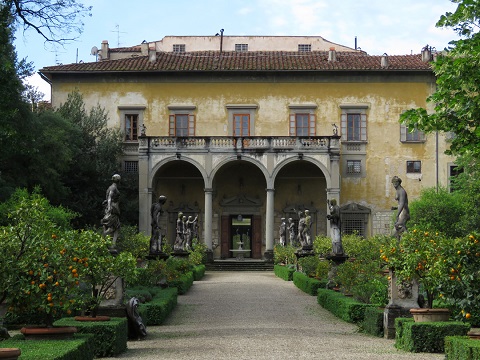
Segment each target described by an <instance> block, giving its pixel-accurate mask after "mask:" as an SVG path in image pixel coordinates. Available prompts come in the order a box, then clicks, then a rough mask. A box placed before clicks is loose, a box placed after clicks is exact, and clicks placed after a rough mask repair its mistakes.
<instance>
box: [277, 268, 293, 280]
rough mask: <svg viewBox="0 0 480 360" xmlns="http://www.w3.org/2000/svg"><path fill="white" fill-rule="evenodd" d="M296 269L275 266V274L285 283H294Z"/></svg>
mask: <svg viewBox="0 0 480 360" xmlns="http://www.w3.org/2000/svg"><path fill="white" fill-rule="evenodd" d="M295 271H296V270H295V267H294V266H292V265H288V266H285V265H274V266H273V272H274V273H275V275H276V276H278V277H279V278H280V279H283V280H285V281H292V280H293V273H294V272H295Z"/></svg>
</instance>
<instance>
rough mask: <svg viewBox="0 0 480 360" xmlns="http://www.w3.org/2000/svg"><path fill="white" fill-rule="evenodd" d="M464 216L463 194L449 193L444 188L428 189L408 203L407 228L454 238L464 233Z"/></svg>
mask: <svg viewBox="0 0 480 360" xmlns="http://www.w3.org/2000/svg"><path fill="white" fill-rule="evenodd" d="M465 215H466V207H465V198H464V196H463V194H461V193H459V192H453V193H450V192H449V191H448V190H447V189H445V188H439V189H435V188H428V189H424V190H422V192H421V194H420V197H419V198H417V199H415V200H413V201H412V202H411V203H410V216H411V219H410V223H409V226H410V227H416V228H417V229H424V230H425V231H435V232H437V231H438V232H441V233H443V234H445V235H446V236H447V237H456V236H461V234H463V233H464V229H463V226H462V225H463V224H462V223H463V221H462V219H463V218H464V216H465Z"/></svg>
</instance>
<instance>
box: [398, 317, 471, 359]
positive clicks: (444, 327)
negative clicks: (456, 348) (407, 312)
mask: <svg viewBox="0 0 480 360" xmlns="http://www.w3.org/2000/svg"><path fill="white" fill-rule="evenodd" d="M395 329H396V336H395V347H396V348H398V349H402V350H405V351H410V352H429V353H443V352H444V349H445V337H447V336H465V335H466V334H467V333H468V331H469V330H470V325H468V324H464V323H462V322H457V321H446V322H414V321H413V319H411V318H397V319H395Z"/></svg>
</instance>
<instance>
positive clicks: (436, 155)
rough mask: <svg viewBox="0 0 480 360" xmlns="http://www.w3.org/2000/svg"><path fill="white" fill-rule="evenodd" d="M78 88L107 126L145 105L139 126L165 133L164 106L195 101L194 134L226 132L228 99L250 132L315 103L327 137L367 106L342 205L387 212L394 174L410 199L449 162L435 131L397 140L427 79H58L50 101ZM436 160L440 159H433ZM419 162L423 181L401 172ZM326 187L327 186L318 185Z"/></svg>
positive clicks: (273, 126) (277, 127) (443, 176)
mask: <svg viewBox="0 0 480 360" xmlns="http://www.w3.org/2000/svg"><path fill="white" fill-rule="evenodd" d="M74 88H78V89H79V90H80V91H81V92H82V94H83V95H84V100H85V102H86V104H87V108H89V107H91V106H95V105H96V104H97V103H99V104H100V105H101V106H102V107H105V108H106V110H107V111H108V113H109V115H110V120H109V126H111V127H118V126H120V125H119V124H120V118H119V110H118V107H119V106H145V111H144V124H145V125H146V127H147V135H149V136H166V135H168V115H169V110H168V106H169V105H195V106H196V110H195V111H194V113H195V115H196V135H197V136H226V135H229V134H228V133H227V129H228V110H227V108H226V105H227V104H255V105H257V109H256V112H255V136H270V135H271V136H288V121H289V116H288V115H289V113H290V109H289V105H294V104H297V105H298V104H307V103H308V104H316V105H317V108H316V110H315V114H316V117H317V123H316V131H317V135H318V136H321V135H332V123H336V124H337V125H339V126H340V114H341V108H340V105H342V104H366V105H368V109H367V134H368V135H367V136H368V144H367V145H366V177H364V178H345V177H344V178H342V180H341V201H340V203H341V204H345V203H349V202H358V203H362V204H364V205H366V206H368V207H370V208H371V209H372V211H388V210H389V209H390V208H391V206H392V205H395V200H394V191H393V187H392V186H391V184H390V179H391V177H393V176H394V175H398V176H400V177H401V178H402V179H403V181H404V182H403V185H404V187H405V189H406V190H407V192H408V194H409V196H410V198H414V197H416V196H418V195H419V193H420V191H421V189H423V188H426V187H432V186H436V185H437V181H438V185H441V186H446V185H447V184H448V173H447V170H448V163H451V162H452V161H453V160H452V159H450V158H448V157H446V156H445V155H444V154H443V152H444V150H445V148H446V147H447V146H448V144H446V143H445V141H444V139H443V137H440V138H439V141H438V145H437V141H436V137H435V134H432V135H429V136H428V138H427V141H426V142H424V143H416V144H402V143H401V142H400V125H399V123H398V119H399V115H400V114H401V113H402V112H403V111H405V110H407V109H410V108H413V107H425V106H426V103H425V99H426V97H427V96H428V95H429V94H430V93H431V92H432V91H433V85H432V84H431V83H428V82H368V81H365V82H362V83H359V82H342V83H335V82H325V83H318V82H317V83H313V82H303V83H298V82H288V83H287V82H283V83H282V82H270V83H263V82H262V83H254V82H250V83H245V82H243V83H240V82H238V83H219V82H208V83H207V82H203V83H198V82H196V83H155V82H151V83H135V82H128V83H127V82H124V83H122V82H117V83H104V82H95V83H76V84H72V83H69V84H68V83H61V82H58V83H55V82H54V84H53V87H52V100H53V105H54V106H58V105H59V104H60V103H63V102H64V101H65V100H66V97H67V94H68V92H70V91H72V90H73V89H74ZM437 159H438V163H437ZM407 160H420V161H422V174H421V178H420V179H419V178H418V177H411V176H407V175H406V161H407ZM322 191H324V189H322Z"/></svg>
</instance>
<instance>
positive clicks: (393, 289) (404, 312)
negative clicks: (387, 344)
mask: <svg viewBox="0 0 480 360" xmlns="http://www.w3.org/2000/svg"><path fill="white" fill-rule="evenodd" d="M389 276H390V280H389V282H388V299H389V302H388V305H387V306H386V307H385V311H384V313H383V329H384V330H383V334H384V337H385V338H387V339H394V338H395V319H396V318H397V317H412V315H411V314H410V309H412V308H418V307H420V306H419V305H418V284H417V283H416V282H415V281H412V282H403V283H400V284H397V277H396V276H395V271H394V270H393V269H389Z"/></svg>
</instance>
